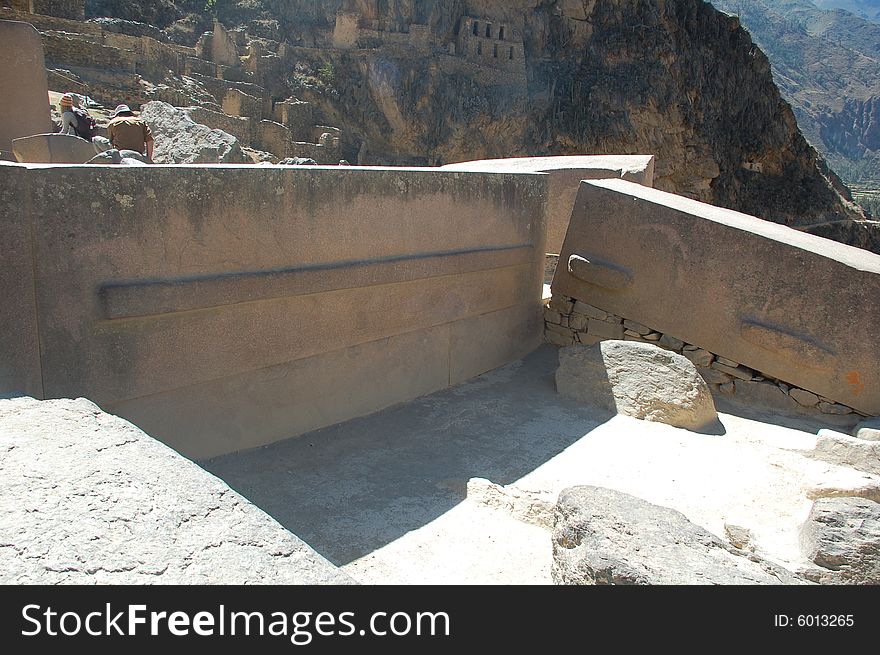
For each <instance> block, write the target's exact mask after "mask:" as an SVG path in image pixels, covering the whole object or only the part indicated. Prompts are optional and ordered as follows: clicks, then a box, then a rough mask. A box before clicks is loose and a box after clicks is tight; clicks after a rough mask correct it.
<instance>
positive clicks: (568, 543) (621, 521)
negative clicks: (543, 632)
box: [551, 486, 803, 585]
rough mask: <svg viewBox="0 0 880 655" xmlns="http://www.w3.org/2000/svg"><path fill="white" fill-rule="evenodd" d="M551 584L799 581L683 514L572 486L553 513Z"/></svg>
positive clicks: (610, 491)
mask: <svg viewBox="0 0 880 655" xmlns="http://www.w3.org/2000/svg"><path fill="white" fill-rule="evenodd" d="M552 539H553V567H552V569H551V573H552V576H553V581H554V582H555V583H556V584H577V585H592V584H600V585H607V584H630V585H632V584H636V585H664V584H668V585H685V584H698V585H706V584H745V585H753V584H774V585H776V584H803V581H801V580H799V579H798V578H796V577H795V576H794V575H793V574H791V573H790V572H788V571H785V570H784V569H781V568H780V567H777V566H773V565H771V564H769V563H766V562H756V561H752V559H750V558H749V557H747V556H745V554H744V553H741V552H739V551H737V550H736V549H735V548H733V547H732V546H731V545H729V544H727V543H726V542H724V541H723V540H722V539H720V538H718V537H716V536H715V535H714V534H712V533H710V532H708V531H707V530H705V529H703V528H702V527H700V526H698V525H696V524H694V523H692V522H691V521H689V520H688V519H687V517H685V516H684V514H682V513H681V512H678V511H676V510H674V509H670V508H668V507H661V506H659V505H654V504H652V503H649V502H647V501H645V500H642V499H641V498H636V497H635V496H630V495H629V494H625V493H621V492H619V491H615V490H613V489H605V488H601V487H591V486H581V487H569V488H568V489H564V490H563V491H562V493H560V494H559V500H558V502H557V504H556V511H555V514H554V528H553V536H552Z"/></svg>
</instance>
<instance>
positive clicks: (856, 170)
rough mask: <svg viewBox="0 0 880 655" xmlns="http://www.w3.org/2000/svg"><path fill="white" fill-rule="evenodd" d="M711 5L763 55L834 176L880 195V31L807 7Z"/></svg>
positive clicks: (727, 1) (802, 0)
mask: <svg viewBox="0 0 880 655" xmlns="http://www.w3.org/2000/svg"><path fill="white" fill-rule="evenodd" d="M713 4H714V5H715V6H716V7H718V8H719V9H722V10H723V11H726V12H729V13H732V14H736V15H738V16H739V17H740V19H741V20H742V21H743V25H744V26H745V27H746V28H748V29H749V30H750V32H751V33H752V36H753V37H754V39H755V42H756V43H758V44H759V45H760V46H761V47H762V48H763V49H764V50H765V51H766V52H767V55H768V57H769V58H770V61H771V63H772V65H773V72H774V77H775V79H776V83H777V84H778V85H779V88H780V90H781V91H782V94H783V96H784V97H785V98H786V100H788V101H789V102H790V103H791V105H792V107H793V108H794V111H795V114H796V115H797V118H798V123H799V125H800V127H801V130H802V131H803V132H804V135H805V136H806V137H807V139H808V140H809V141H810V143H812V144H813V145H814V146H816V148H818V149H819V151H820V152H822V153H823V155H824V156H825V157H826V159H827V160H828V162H829V163H830V165H831V166H832V167H833V168H834V170H835V171H837V172H838V173H839V174H840V175H841V177H842V178H843V179H844V180H845V181H846V182H847V183H848V184H850V185H853V187H854V188H855V189H857V190H864V191H869V190H874V191H876V190H877V189H880V24H875V23H871V22H868V21H865V20H862V19H861V18H858V17H857V16H854V15H852V14H850V13H847V12H845V11H823V10H820V9H818V8H817V7H816V5H815V4H814V3H813V2H809V1H806V0H713ZM825 4H829V3H825ZM840 4H845V3H840ZM863 4H864V5H865V6H867V5H868V3H863ZM874 4H875V5H880V2H876V3H874ZM875 213H876V212H875Z"/></svg>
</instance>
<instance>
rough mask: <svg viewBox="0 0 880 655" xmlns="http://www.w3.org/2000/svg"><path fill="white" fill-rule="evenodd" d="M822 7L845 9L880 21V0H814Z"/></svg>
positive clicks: (876, 21)
mask: <svg viewBox="0 0 880 655" xmlns="http://www.w3.org/2000/svg"><path fill="white" fill-rule="evenodd" d="M814 2H815V3H816V6H817V7H819V8H820V9H843V10H844V11H848V12H850V13H851V14H855V15H856V16H859V17H860V18H864V19H866V20H870V21H874V22H875V23H880V0H814Z"/></svg>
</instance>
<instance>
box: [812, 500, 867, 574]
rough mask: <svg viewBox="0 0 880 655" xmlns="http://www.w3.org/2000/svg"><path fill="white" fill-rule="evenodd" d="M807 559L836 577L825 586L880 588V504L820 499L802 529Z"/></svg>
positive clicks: (865, 501) (863, 501) (864, 501)
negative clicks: (843, 585)
mask: <svg viewBox="0 0 880 655" xmlns="http://www.w3.org/2000/svg"><path fill="white" fill-rule="evenodd" d="M800 537H801V547H802V548H803V550H804V554H805V555H806V556H807V558H808V559H810V560H811V561H813V562H815V563H816V564H818V565H819V566H822V567H824V568H826V569H831V571H833V573H831V574H828V575H827V576H821V577H820V579H821V580H822V581H823V582H831V583H838V584H880V504H878V503H875V502H874V501H872V500H868V499H867V498H820V499H819V500H817V501H816V502H815V503H813V509H812V510H811V511H810V516H809V517H808V518H807V520H806V522H805V523H804V525H803V526H802V527H801V535H800Z"/></svg>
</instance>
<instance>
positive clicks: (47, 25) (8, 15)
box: [0, 0, 103, 36]
mask: <svg viewBox="0 0 880 655" xmlns="http://www.w3.org/2000/svg"><path fill="white" fill-rule="evenodd" d="M29 1H30V0H25V2H24V3H23V4H24V5H27V4H28V2H29ZM0 18H4V19H7V20H21V21H25V22H27V23H30V24H31V25H33V26H34V27H36V28H37V29H38V30H40V31H45V30H54V31H59V32H62V31H63V32H70V33H76V34H91V35H93V36H101V33H102V31H103V30H102V29H101V26H100V25H98V24H96V23H85V22H80V20H76V19H70V18H65V17H62V16H46V15H42V14H32V13H29V12H28V10H27V9H26V8H25V9H21V8H19V7H16V4H15V3H13V5H12V9H6V8H3V9H2V10H0Z"/></svg>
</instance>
